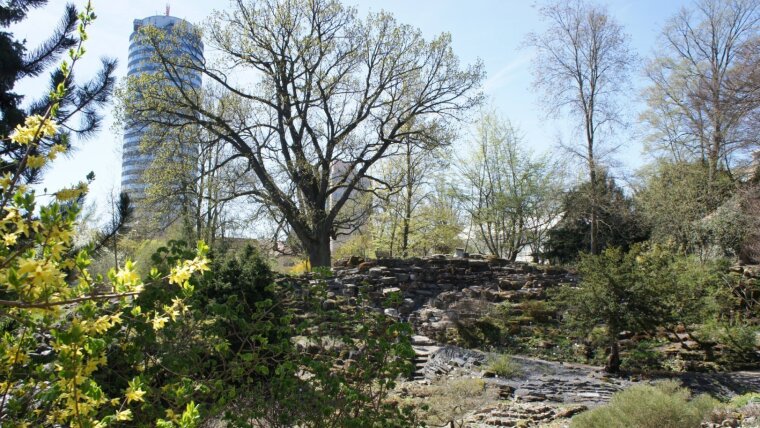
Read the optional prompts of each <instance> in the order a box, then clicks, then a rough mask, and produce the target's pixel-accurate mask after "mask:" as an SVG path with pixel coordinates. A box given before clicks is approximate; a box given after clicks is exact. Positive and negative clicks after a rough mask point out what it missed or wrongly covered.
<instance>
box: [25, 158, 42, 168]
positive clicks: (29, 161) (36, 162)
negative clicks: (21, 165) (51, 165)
mask: <svg viewBox="0 0 760 428" xmlns="http://www.w3.org/2000/svg"><path fill="white" fill-rule="evenodd" d="M45 160H46V159H45V158H44V157H42V156H35V155H29V157H27V158H26V166H28V167H29V168H35V169H37V168H42V167H43V166H45Z"/></svg>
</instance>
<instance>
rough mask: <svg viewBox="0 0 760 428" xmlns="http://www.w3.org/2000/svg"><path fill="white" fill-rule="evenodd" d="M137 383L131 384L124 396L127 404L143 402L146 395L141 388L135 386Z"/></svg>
mask: <svg viewBox="0 0 760 428" xmlns="http://www.w3.org/2000/svg"><path fill="white" fill-rule="evenodd" d="M135 384H136V382H130V383H129V388H127V392H126V393H125V394H124V396H125V397H127V403H131V402H133V401H143V395H145V391H143V390H142V388H140V387H139V386H135Z"/></svg>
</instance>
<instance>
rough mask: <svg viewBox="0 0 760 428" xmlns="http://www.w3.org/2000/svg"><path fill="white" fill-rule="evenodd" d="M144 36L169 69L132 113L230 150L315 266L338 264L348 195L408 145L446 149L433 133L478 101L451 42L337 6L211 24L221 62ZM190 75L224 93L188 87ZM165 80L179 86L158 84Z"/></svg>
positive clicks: (290, 0)
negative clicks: (186, 73)
mask: <svg viewBox="0 0 760 428" xmlns="http://www.w3.org/2000/svg"><path fill="white" fill-rule="evenodd" d="M144 36H145V37H147V38H148V39H150V43H153V45H154V46H155V47H156V48H157V52H158V55H157V56H158V58H157V59H158V61H159V63H160V64H162V70H160V71H158V72H157V74H156V77H158V78H157V79H156V80H157V84H155V85H152V86H150V87H149V89H142V91H141V96H140V97H133V99H131V100H129V104H130V106H129V108H128V113H129V114H130V115H131V116H132V117H134V118H136V119H138V120H144V121H147V122H150V123H154V124H158V125H160V126H182V125H184V124H187V123H193V124H197V125H200V126H201V127H202V128H203V129H205V130H206V131H208V132H209V133H211V134H213V135H215V136H218V137H219V138H220V139H221V140H222V141H224V142H225V143H226V144H229V145H230V146H231V147H233V148H234V150H235V151H236V153H237V154H238V155H240V156H241V157H242V158H243V159H244V162H245V166H246V171H245V173H246V174H248V175H253V176H255V180H250V183H251V186H250V187H249V188H248V189H246V190H245V191H241V193H240V194H241V195H247V196H250V197H252V198H254V199H255V200H256V201H258V202H259V203H262V204H266V205H268V206H271V207H273V208H274V209H275V210H276V211H277V212H278V213H280V214H281V215H282V217H283V218H285V219H286V221H287V223H288V225H289V226H290V228H291V229H292V231H293V232H294V233H295V235H297V237H298V238H299V240H300V241H301V243H302V245H303V247H304V248H305V249H306V251H307V253H308V255H309V259H310V262H311V265H312V266H325V265H328V264H329V263H330V237H331V236H335V234H336V231H338V230H341V229H344V226H343V225H341V224H339V223H340V216H339V213H340V212H341V209H342V208H343V207H344V206H345V205H346V203H347V202H348V201H349V200H350V199H351V197H352V193H355V192H363V191H369V190H366V189H375V188H377V185H382V183H380V182H379V180H378V179H377V178H376V177H372V176H371V175H370V171H371V170H370V168H371V166H372V165H373V164H375V163H376V162H378V161H379V160H380V159H383V158H384V157H386V156H388V155H390V154H392V153H393V152H394V151H395V150H396V147H398V146H399V145H400V144H401V143H402V142H403V141H405V140H406V139H409V138H412V139H413V140H414V141H417V142H420V144H424V145H427V146H430V147H434V146H436V145H439V144H441V142H438V141H436V140H435V137H436V136H437V135H438V134H439V133H438V132H435V133H433V134H431V133H430V130H435V129H439V128H440V127H448V126H450V125H448V124H447V122H448V121H449V119H452V118H456V117H458V116H459V115H460V113H462V112H463V111H465V110H468V109H469V108H471V107H472V106H475V105H476V104H478V103H479V102H480V98H481V97H480V94H479V93H478V92H477V87H478V85H479V82H480V81H481V80H482V75H483V73H482V67H481V65H480V64H475V65H473V66H467V67H462V66H461V65H460V63H459V60H458V58H457V57H456V55H454V53H453V51H452V49H451V40H450V36H449V35H447V34H443V35H441V36H438V37H437V38H435V39H433V40H432V41H426V40H425V39H424V38H423V37H422V34H421V32H420V31H419V30H417V29H414V28H412V27H410V26H408V25H402V24H399V23H397V22H396V21H395V19H394V18H393V17H392V16H390V15H388V14H386V13H379V14H371V15H369V16H368V18H366V19H360V18H358V17H357V13H356V11H355V10H354V9H352V8H346V7H344V6H342V5H341V4H340V3H339V2H338V1H334V0H309V1H307V0H262V1H243V0H238V1H236V2H234V7H233V10H231V11H228V12H219V13H217V14H216V15H215V17H214V18H213V19H212V21H211V23H210V31H209V34H208V42H207V44H210V45H212V47H213V49H215V50H217V51H218V52H219V56H220V61H219V62H218V63H213V64H212V63H211V62H209V63H206V64H198V62H196V61H191V60H182V59H178V58H177V57H176V55H170V54H169V53H171V52H172V49H173V48H172V47H171V43H166V40H160V37H161V36H160V35H159V34H157V33H155V34H151V33H149V32H146V33H144ZM167 45H168V46H167ZM187 69H195V70H199V71H201V72H202V73H203V75H204V79H205V81H206V82H214V83H215V84H216V85H218V86H219V87H220V88H222V91H221V93H219V94H217V95H213V94H209V93H203V94H201V93H199V92H198V91H197V90H196V89H194V88H192V87H190V85H189V84H187V83H184V82H183V81H182V79H180V78H179V77H180V76H181V75H182V73H183V70H187ZM233 71H234V72H235V73H236V76H238V77H237V78H235V79H233V78H232V77H230V73H232V72H233ZM241 76H242V77H241ZM167 77H168V78H169V79H172V80H174V83H175V85H176V88H175V87H174V86H173V85H167V84H165V82H164V83H162V82H161V80H164V81H165V79H166V78H167ZM142 84H143V88H145V85H144V84H145V82H144V81H143V82H142ZM156 111H161V112H164V113H167V114H166V115H159V114H156V113H155V112H156ZM168 117H171V119H167V118H168ZM336 163H341V164H342V165H343V167H341V170H342V171H344V173H343V174H341V175H340V176H339V177H333V174H331V170H332V169H333V165H335V164H336ZM362 180H370V181H371V182H373V185H371V186H366V188H365V186H359V183H360V182H362ZM336 193H338V194H340V197H338V198H331V195H334V194H336ZM331 199H332V201H331Z"/></svg>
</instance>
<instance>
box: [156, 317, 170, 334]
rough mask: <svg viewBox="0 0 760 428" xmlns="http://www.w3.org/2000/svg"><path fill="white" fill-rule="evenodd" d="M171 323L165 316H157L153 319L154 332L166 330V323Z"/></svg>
mask: <svg viewBox="0 0 760 428" xmlns="http://www.w3.org/2000/svg"><path fill="white" fill-rule="evenodd" d="M167 321H169V318H167V317H164V316H156V317H154V318H153V330H156V331H158V330H161V329H162V328H164V325H166V322H167Z"/></svg>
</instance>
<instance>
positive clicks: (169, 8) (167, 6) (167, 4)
mask: <svg viewBox="0 0 760 428" xmlns="http://www.w3.org/2000/svg"><path fill="white" fill-rule="evenodd" d="M171 7H172V6H171V5H170V4H169V3H166V16H169V12H171Z"/></svg>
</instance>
